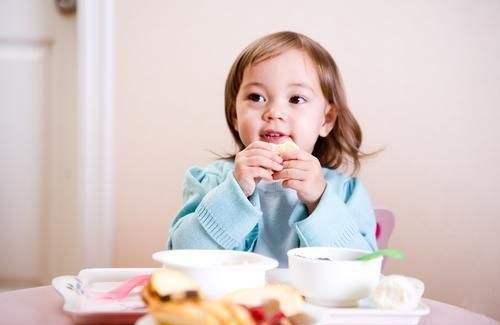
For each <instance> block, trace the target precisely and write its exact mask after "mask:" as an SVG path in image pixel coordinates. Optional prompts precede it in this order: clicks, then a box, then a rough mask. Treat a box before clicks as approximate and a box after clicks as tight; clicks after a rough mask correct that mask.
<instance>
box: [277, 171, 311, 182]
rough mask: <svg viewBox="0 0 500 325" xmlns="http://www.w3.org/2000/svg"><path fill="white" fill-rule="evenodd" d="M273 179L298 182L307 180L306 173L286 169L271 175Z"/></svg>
mask: <svg viewBox="0 0 500 325" xmlns="http://www.w3.org/2000/svg"><path fill="white" fill-rule="evenodd" d="M273 178H274V179H276V180H277V179H285V180H298V181H303V180H305V179H307V172H306V171H304V170H300V169H293V168H287V169H283V170H282V171H279V172H276V173H274V174H273Z"/></svg>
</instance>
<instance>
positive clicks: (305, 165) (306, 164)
mask: <svg viewBox="0 0 500 325" xmlns="http://www.w3.org/2000/svg"><path fill="white" fill-rule="evenodd" d="M289 168H290V169H300V170H310V169H311V162H310V161H304V160H296V159H294V160H285V161H284V162H283V169H289Z"/></svg>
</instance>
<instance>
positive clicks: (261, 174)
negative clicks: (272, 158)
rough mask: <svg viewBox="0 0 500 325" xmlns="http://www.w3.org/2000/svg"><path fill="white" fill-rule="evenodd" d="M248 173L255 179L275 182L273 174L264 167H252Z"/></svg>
mask: <svg viewBox="0 0 500 325" xmlns="http://www.w3.org/2000/svg"><path fill="white" fill-rule="evenodd" d="M248 171H249V173H250V176H251V177H252V178H253V179H256V178H263V179H267V180H269V181H272V180H273V172H272V171H271V170H269V169H266V168H262V167H250V168H249V169H248Z"/></svg>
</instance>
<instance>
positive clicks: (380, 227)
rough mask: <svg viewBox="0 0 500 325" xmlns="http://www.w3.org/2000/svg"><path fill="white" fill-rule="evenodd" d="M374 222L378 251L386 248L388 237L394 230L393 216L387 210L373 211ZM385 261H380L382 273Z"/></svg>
mask: <svg viewBox="0 0 500 325" xmlns="http://www.w3.org/2000/svg"><path fill="white" fill-rule="evenodd" d="M375 221H376V222H377V228H376V229H375V238H376V239H377V246H378V249H383V248H387V244H388V243H389V237H391V234H392V231H393V230H394V222H395V221H394V214H393V213H392V212H391V211H389V210H387V209H375ZM386 262H387V259H386V258H384V260H383V261H382V271H383V270H384V268H385V263H386Z"/></svg>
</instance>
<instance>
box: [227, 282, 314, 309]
mask: <svg viewBox="0 0 500 325" xmlns="http://www.w3.org/2000/svg"><path fill="white" fill-rule="evenodd" d="M223 299H224V300H227V301H230V302H233V303H236V304H241V305H244V306H248V307H255V306H262V305H264V303H265V302H266V301H269V300H277V301H278V302H279V307H280V310H281V311H282V312H283V314H285V315H286V316H291V315H295V314H298V313H301V312H302V309H303V305H304V297H303V296H302V295H301V294H300V292H299V291H298V290H297V289H295V288H293V287H291V286H288V285H285V284H270V285H265V286H262V287H256V288H250V289H241V290H237V291H234V292H231V293H229V294H227V295H225V296H224V297H223Z"/></svg>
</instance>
